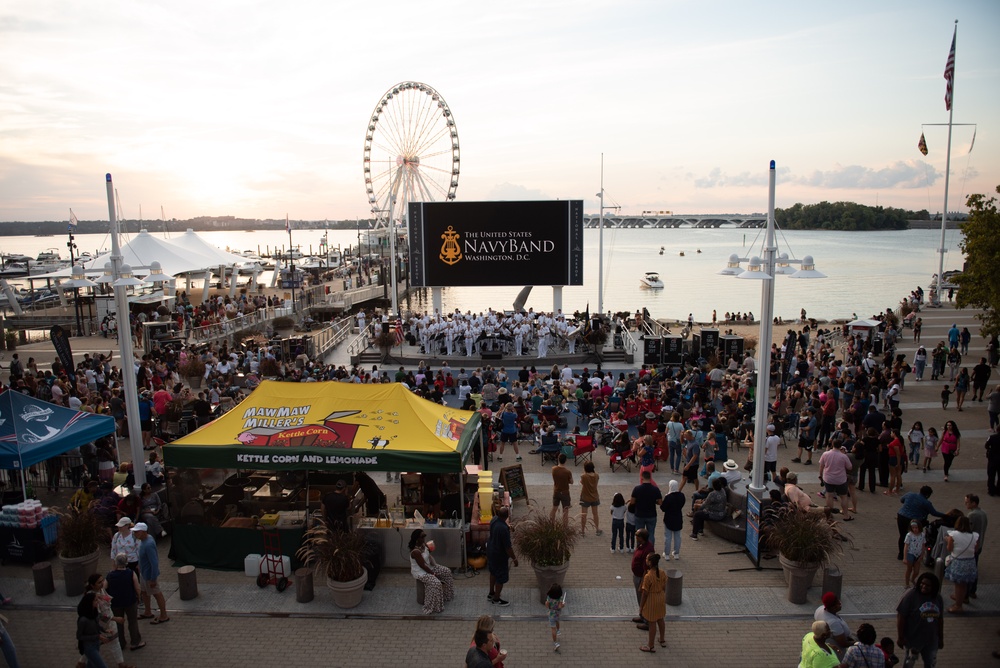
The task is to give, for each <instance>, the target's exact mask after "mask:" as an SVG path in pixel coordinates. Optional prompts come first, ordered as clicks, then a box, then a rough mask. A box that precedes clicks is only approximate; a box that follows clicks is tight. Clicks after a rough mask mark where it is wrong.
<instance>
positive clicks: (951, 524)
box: [924, 515, 958, 570]
mask: <svg viewBox="0 0 1000 668" xmlns="http://www.w3.org/2000/svg"><path fill="white" fill-rule="evenodd" d="M956 519H958V518H957V517H952V516H951V515H945V516H944V517H942V518H940V519H936V520H934V521H933V522H930V523H928V525H927V526H925V527H924V566H926V567H927V568H934V567H935V564H936V563H937V562H938V561H939V560H940V561H941V563H942V566H941V568H942V569H943V568H944V558H945V555H947V554H948V548H947V547H945V541H944V539H945V536H946V535H947V533H946V532H945V531H944V529H954V528H955V520H956ZM935 570H936V569H935Z"/></svg>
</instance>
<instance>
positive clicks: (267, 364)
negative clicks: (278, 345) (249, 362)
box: [260, 357, 281, 378]
mask: <svg viewBox="0 0 1000 668" xmlns="http://www.w3.org/2000/svg"><path fill="white" fill-rule="evenodd" d="M279 373H281V365H280V364H278V360H276V359H273V358H271V357H265V358H264V359H262V360H261V361H260V375H261V376H263V377H265V378H277V376H278V374H279Z"/></svg>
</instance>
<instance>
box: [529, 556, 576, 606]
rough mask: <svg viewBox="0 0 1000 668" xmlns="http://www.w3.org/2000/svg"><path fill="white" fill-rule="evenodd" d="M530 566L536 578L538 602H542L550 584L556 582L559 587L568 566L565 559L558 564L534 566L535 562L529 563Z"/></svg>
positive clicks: (564, 578) (564, 577)
mask: <svg viewBox="0 0 1000 668" xmlns="http://www.w3.org/2000/svg"><path fill="white" fill-rule="evenodd" d="M531 567H532V568H533V569H534V571H535V579H536V580H538V602H539V603H543V604H544V603H545V597H546V595H547V594H548V593H549V589H550V588H551V587H552V585H554V584H557V585H559V586H560V587H561V586H562V584H563V582H564V581H565V580H566V570H567V569H568V568H569V562H568V561H566V562H564V563H561V564H559V565H558V566H536V565H535V564H531Z"/></svg>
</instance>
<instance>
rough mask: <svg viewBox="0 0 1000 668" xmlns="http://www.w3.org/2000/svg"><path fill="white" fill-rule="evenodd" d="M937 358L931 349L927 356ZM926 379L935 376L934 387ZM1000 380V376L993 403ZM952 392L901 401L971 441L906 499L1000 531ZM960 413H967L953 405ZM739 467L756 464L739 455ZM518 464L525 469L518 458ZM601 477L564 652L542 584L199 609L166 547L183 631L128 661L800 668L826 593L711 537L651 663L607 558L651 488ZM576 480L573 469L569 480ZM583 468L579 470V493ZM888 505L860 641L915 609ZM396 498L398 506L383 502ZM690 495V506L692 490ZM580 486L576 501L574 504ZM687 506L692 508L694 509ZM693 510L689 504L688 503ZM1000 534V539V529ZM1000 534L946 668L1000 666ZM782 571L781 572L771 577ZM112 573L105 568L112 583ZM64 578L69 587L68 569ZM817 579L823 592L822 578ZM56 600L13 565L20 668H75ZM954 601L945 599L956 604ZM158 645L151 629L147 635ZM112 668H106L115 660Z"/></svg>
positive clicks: (913, 476) (67, 621)
mask: <svg viewBox="0 0 1000 668" xmlns="http://www.w3.org/2000/svg"><path fill="white" fill-rule="evenodd" d="M920 315H921V316H922V317H923V320H924V333H923V343H924V345H927V346H928V348H931V347H933V344H935V343H936V342H937V341H939V340H942V339H943V338H945V332H946V331H947V329H948V328H949V327H950V326H951V324H952V323H953V322H957V323H958V325H959V327H960V328H961V327H962V326H968V327H969V328H970V330H972V331H973V332H976V331H977V327H976V321H975V320H974V319H973V317H972V314H971V313H966V312H956V311H953V310H951V309H950V308H949V309H942V310H940V311H934V310H929V309H928V310H924V311H923V312H921V314H920ZM908 336H910V331H909V330H907V331H906V332H905V333H904V341H903V343H902V344H901V346H900V348H899V351H900V352H905V353H906V354H907V356H908V357H909V358H912V354H913V351H914V350H915V348H916V346H915V344H912V343H911V342H910V341H909V340H908V339H907V338H906V337H908ZM928 344H929V345H928ZM984 347H985V342H984V341H983V339H982V338H980V337H978V336H974V338H973V343H972V346H971V347H970V354H969V356H968V357H967V358H966V360H965V363H966V365H967V366H970V367H971V366H972V365H974V364H975V363H977V362H978V360H979V357H980V356H981V355H982V354H983V350H984ZM926 377H929V374H928V376H926ZM997 382H1000V378H998V377H996V375H995V376H994V378H993V379H992V382H991V387H992V386H994V385H995V384H996V383H997ZM941 385H942V383H940V382H929V381H924V382H922V383H916V382H913V378H912V377H910V378H908V379H907V383H906V388H905V391H904V392H903V395H902V402H901V407H902V409H903V412H904V414H903V420H904V430H907V429H909V426H910V425H911V424H912V423H913V421H915V420H918V419H919V420H921V421H922V422H923V424H924V426H925V427H927V426H935V427H937V428H938V429H939V430H940V427H941V426H942V425H943V423H944V421H945V420H946V419H953V420H956V422H957V423H958V425H959V427H960V429H961V431H962V452H961V456H960V457H958V458H957V459H956V462H955V465H954V468H953V470H952V475H951V481H950V482H948V483H945V482H943V480H942V476H941V471H940V463H938V465H937V466H938V467H937V470H934V471H931V472H930V473H927V474H924V473H921V472H920V471H919V470H915V469H914V468H912V467H911V469H910V472H909V473H908V474H906V475H904V479H903V483H904V487H905V489H906V491H914V490H916V489H917V488H918V487H919V486H920V485H921V484H925V483H926V484H930V485H931V486H932V487H933V488H934V496H933V498H932V499H931V500H932V502H933V503H934V504H935V506H936V507H937V508H938V509H939V510H942V511H946V510H948V509H951V508H963V509H964V506H963V503H962V501H963V497H964V495H965V494H966V493H968V492H975V493H977V494H979V496H980V498H981V501H982V503H981V506H982V508H983V509H984V510H985V511H986V513H987V514H988V515H989V516H990V517H991V518H992V519H993V520H994V522H995V523H1000V503H998V501H997V497H989V496H988V495H987V494H986V485H985V478H986V475H985V456H984V451H983V443H984V441H985V440H986V437H987V434H988V431H989V430H988V418H987V415H986V408H985V406H986V404H985V403H978V402H975V403H972V402H969V403H967V404H966V410H965V411H963V412H962V413H958V412H957V411H956V410H955V409H954V407H952V408H951V409H950V410H949V411H948V412H947V415H945V414H944V412H943V411H942V410H941V408H940V402H939V399H938V395H939V392H940V389H941ZM953 406H954V404H953ZM794 455H795V450H794V443H793V442H792V441H791V440H790V441H789V448H788V449H784V448H782V449H780V452H779V466H790V467H792V470H793V471H797V472H798V473H799V474H800V479H799V481H800V484H802V486H803V488H804V489H805V490H806V491H808V492H809V493H810V494H813V495H814V496H815V492H816V491H818V489H819V486H818V481H817V478H816V471H815V468H816V467H815V466H812V467H805V466H800V465H795V464H790V462H789V460H790V459H791V458H792V457H794ZM730 456H731V457H734V458H735V459H737V460H738V461H740V463H741V464H742V461H743V460H745V456H746V453H745V451H743V452H740V453H734V452H732V450H731V451H730ZM508 458H509V459H513V456H512V453H511V454H509V455H508V457H505V463H506V460H507V459H508ZM595 461H596V462H597V464H598V466H597V470H598V472H599V473H600V474H601V480H600V493H601V500H602V504H603V505H602V506H601V510H602V513H601V517H602V525H603V527H604V528H605V529H606V531H605V534H604V536H602V537H597V536H595V535H594V534H593V532H592V531H591V532H588V535H587V537H586V538H585V539H584V540H583V542H582V545H581V546H580V547H579V548H578V549H577V551H576V552H575V554H574V556H573V559H572V562H571V566H570V568H569V571H568V574H567V591H568V601H569V602H568V606H567V609H566V612H565V615H564V631H563V638H562V639H561V641H562V648H561V649H560V651H559V653H558V655H554V654H553V652H552V647H551V641H550V639H549V636H548V628H547V624H546V623H545V621H544V612H545V610H544V608H543V607H542V606H540V605H539V604H538V603H537V594H536V592H535V589H534V576H533V573H532V571H531V568H530V567H529V566H527V565H522V566H521V567H520V568H516V569H513V571H512V578H511V582H510V584H508V585H507V587H506V588H505V589H504V595H505V597H506V598H509V599H510V600H511V605H510V606H509V607H506V608H497V607H494V606H491V605H490V604H489V603H488V602H487V600H486V593H487V590H488V580H487V575H486V574H485V573H482V574H479V575H468V577H465V576H464V575H463V574H456V589H457V596H456V600H455V601H453V602H452V603H449V604H448V605H447V606H446V608H445V612H444V613H443V614H442V615H439V616H435V617H433V618H423V617H421V616H420V606H419V605H418V604H417V603H416V600H415V595H414V586H413V580H412V578H411V577H410V575H409V573H408V572H405V571H383V574H382V576H381V577H380V579H379V582H378V586H377V587H376V589H375V590H374V591H372V592H366V594H365V600H364V602H363V603H362V604H361V606H359V607H358V608H356V609H354V610H351V611H347V612H349V614H348V615H345V614H344V612H345V611H341V610H339V609H338V608H336V607H335V606H334V605H333V603H332V601H331V598H330V594H329V592H328V591H326V588H325V587H324V586H323V582H322V581H320V582H317V583H316V585H317V586H316V598H315V600H313V601H312V602H311V603H306V604H300V603H297V602H296V601H295V594H294V591H292V590H289V591H287V592H285V593H283V594H279V593H277V592H276V591H275V590H274V588H273V587H269V588H267V589H264V590H261V589H258V588H257V586H256V585H255V583H254V581H253V579H252V578H248V577H245V576H244V575H243V574H242V573H228V572H218V571H209V570H205V569H199V570H198V582H199V588H200V596H199V597H198V598H197V599H195V600H193V601H186V602H185V601H181V600H180V598H179V596H178V594H177V574H176V568H174V567H172V566H171V564H170V561H169V560H168V559H167V557H166V552H167V549H168V546H167V542H168V541H169V538H168V539H164V541H163V542H162V544H161V545H160V557H161V568H162V569H163V571H164V574H163V577H162V579H161V583H162V585H163V586H164V589H165V593H166V595H167V603H168V609H169V611H170V614H171V618H172V621H171V622H170V623H169V624H167V625H165V626H160V627H156V628H154V627H148V630H144V632H143V636H144V639H145V640H146V642H147V647H146V648H144V649H143V650H141V651H139V652H126V656H125V659H126V661H127V662H130V663H136V664H138V665H139V666H212V667H225V666H246V665H263V666H267V665H285V666H313V665H315V666H402V665H408V666H444V665H456V666H457V665H461V662H462V660H463V658H464V655H465V650H466V648H467V647H468V643H469V640H470V638H471V636H472V631H473V630H474V623H475V619H476V617H478V616H479V615H480V614H485V613H492V614H495V615H497V616H498V618H499V623H498V626H497V633H498V635H499V636H500V638H501V641H502V645H503V647H504V648H506V649H507V650H508V651H509V652H510V657H509V659H508V660H507V661H506V665H507V666H509V667H511V668H516V667H518V666H540V665H546V664H550V663H560V664H565V665H580V664H584V665H595V666H619V665H630V664H642V665H646V664H650V665H651V664H660V665H670V666H672V667H675V668H682V667H685V666H690V667H692V668H694V667H702V666H711V665H713V664H715V663H720V662H726V663H727V664H732V665H751V666H794V665H796V664H797V662H798V653H799V645H800V642H801V638H802V636H803V635H804V634H805V633H806V631H808V628H809V624H810V623H811V620H812V613H813V610H814V609H815V608H816V606H817V605H819V598H820V596H821V594H822V592H821V591H820V588H819V587H818V586H817V587H814V588H812V589H811V590H810V592H809V601H808V603H807V604H804V605H793V604H791V603H788V602H787V601H786V600H785V596H784V588H783V579H782V575H781V572H780V571H777V570H762V571H754V570H741V571H737V572H730V569H745V568H748V567H750V566H751V563H750V561H749V559H747V558H746V557H745V556H743V555H740V554H720V553H721V552H730V551H733V550H736V549H737V546H735V545H733V544H730V543H726V542H724V541H722V540H721V539H719V538H717V537H715V536H713V535H711V534H710V533H709V534H706V535H705V536H704V537H703V538H702V539H701V540H700V541H698V542H692V541H690V540H689V539H687V537H686V533H687V532H685V541H684V543H683V548H682V551H681V554H682V558H681V560H680V561H679V562H673V561H671V562H666V563H664V564H661V565H663V566H665V567H667V568H677V569H680V570H681V571H682V572H683V574H684V603H683V605H681V606H678V607H668V609H667V614H668V620H667V621H668V624H667V637H668V643H669V647H668V648H667V649H666V650H664V649H658V651H657V653H656V654H652V655H646V654H642V653H640V652H639V650H638V647H639V645H641V644H644V643H645V637H646V636H645V633H644V632H641V631H637V630H636V629H635V627H634V625H633V624H631V623H630V622H629V619H630V618H631V617H632V616H633V615H634V614H636V610H635V603H634V594H633V590H632V584H631V575H630V571H629V561H630V556H629V555H628V554H611V553H610V551H609V549H608V548H609V541H610V521H607V523H606V524H605V523H604V522H605V519H606V518H607V520H609V519H610V518H609V516H608V514H607V513H608V510H607V508H608V507H609V505H610V500H611V497H612V495H613V494H614V493H615V492H618V491H620V492H622V493H624V494H625V496H626V497H627V496H628V492H629V491H630V490H631V488H632V486H633V485H634V484H636V482H637V481H638V473H637V472H632V473H626V472H618V473H611V472H610V471H609V470H608V466H607V460H606V458H604V457H595ZM523 466H524V471H525V478H526V481H527V484H528V493H529V497H530V498H531V500H532V505H535V504H538V505H539V507H540V508H541V509H543V510H544V511H545V512H548V500H549V499H550V498H551V491H550V490H551V482H550V481H551V478H550V476H549V472H548V471H549V466H548V465H546V466H545V467H544V468H543V467H542V466H541V464H540V463H539V461H538V457H537V456H527V455H525V458H524V461H523ZM570 468H573V466H572V464H570ZM581 472H582V466H581V467H578V468H576V469H574V474H575V476H576V478H577V479H578V478H579V473H581ZM654 477H655V479H656V480H657V481H658V483H659V484H661V485H665V483H666V481H667V480H668V479H669V476H668V475H667V474H666V473H665V472H664V471H663V470H662V469H661V471H660V472H659V473H657V474H656V475H655V476H654ZM878 489H879V493H876V494H874V495H872V494H867V493H866V494H862V495H860V498H859V506H858V515H857V521H855V522H853V523H851V524H848V525H845V526H846V528H847V529H849V532H850V534H851V535H852V536H853V541H852V542H851V544H850V545H849V546H848V547H847V548H846V550H845V554H844V556H843V558H841V559H840V561H839V565H840V567H841V569H842V570H843V573H844V580H843V600H844V610H843V614H844V616H845V617H846V618H847V620H848V623H849V624H850V625H851V626H852V627H854V628H856V627H857V625H858V624H860V623H861V622H862V621H870V622H871V623H872V624H874V626H875V628H876V630H877V631H878V633H879V636H882V635H888V636H890V637H893V638H895V635H896V633H895V618H894V613H893V611H894V609H895V605H896V603H897V601H898V599H899V597H900V596H901V595H902V593H903V591H904V590H903V586H902V582H903V573H902V570H903V567H902V565H901V564H900V562H898V561H897V560H896V558H895V556H896V553H895V551H896V523H895V519H894V515H895V512H896V510H897V508H898V506H899V501H898V499H897V498H891V497H885V496H883V495H882V494H881V488H878ZM385 491H386V492H387V493H388V494H389V495H390V498H394V497H395V495H396V493H397V492H396V490H390V489H388V488H385ZM685 491H686V492H688V491H690V490H687V489H686V490H685ZM578 494H579V486H578V485H576V489H575V490H574V500H575V497H576V496H578ZM689 499H690V495H689ZM689 503H690V501H689ZM525 511H526V507H525V504H524V502H518V503H517V504H516V506H515V510H514V512H515V515H521V514H523V513H524V512H525ZM998 526H1000V524H998ZM658 529H659V531H658V533H657V539H656V540H657V545H656V547H657V549H658V550H659V551H662V541H661V538H662V525H661V526H660V527H658ZM996 531H997V530H994V531H992V532H990V534H989V535H988V537H987V543H986V549H985V552H984V554H983V556H982V559H981V560H980V591H979V598H978V599H977V600H974V601H973V602H972V605H969V606H966V609H967V612H966V614H965V615H962V616H956V615H951V614H948V615H947V616H946V619H945V649H944V650H943V651H942V652H941V653H940V654H939V661H938V665H939V666H942V667H944V668H948V667H950V666H970V667H975V666H989V665H994V664H995V665H998V666H1000V661H997V660H995V659H993V658H991V656H990V652H991V651H992V650H994V649H1000V637H997V635H996V633H997V631H998V629H1000V619H998V617H1000V559H998V558H997V556H996V555H997V549H996V545H997V542H996V538H995V536H994V534H995V533H996ZM763 565H764V566H765V567H771V566H772V565H773V566H774V567H777V563H776V560H771V561H765V562H763ZM109 567H110V561H109V559H108V558H107V556H105V555H103V554H102V562H101V569H107V568H109ZM55 568H56V578H57V580H59V579H60V578H61V573H60V572H59V570H58V564H55ZM818 579H819V578H818ZM56 587H57V591H56V593H55V594H52V595H49V596H47V597H43V598H39V597H36V596H35V595H34V589H33V586H32V582H31V572H30V568H29V567H27V566H22V565H14V564H8V565H6V566H4V567H3V568H2V569H0V588H2V589H0V590H2V591H3V593H4V595H6V596H11V597H13V598H14V600H15V603H14V605H13V606H11V607H9V608H7V609H6V610H4V613H5V614H6V616H7V617H8V618H9V619H10V624H9V631H10V634H11V636H12V637H13V639H14V643H15V645H16V646H17V649H18V654H19V657H20V659H21V664H22V665H23V666H39V667H46V668H47V667H49V666H71V665H73V663H74V662H75V660H76V649H75V647H76V640H75V625H76V615H75V613H74V612H73V611H72V610H73V608H74V607H75V604H76V599H70V598H68V597H66V596H65V595H64V593H63V589H62V582H61V581H57V583H56ZM952 588H953V586H952V585H951V584H950V583H946V584H945V585H944V589H943V595H944V596H945V598H946V600H947V596H948V595H949V594H950V593H951V591H952ZM143 628H144V629H146V628H147V627H145V626H144V627H143ZM105 657H106V658H107V654H105Z"/></svg>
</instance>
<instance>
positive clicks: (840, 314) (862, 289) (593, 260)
mask: <svg viewBox="0 0 1000 668" xmlns="http://www.w3.org/2000/svg"><path fill="white" fill-rule="evenodd" d="M182 231H183V230H178V231H177V232H176V233H175V234H174V235H173V236H178V235H179V233H180V232H182ZM327 232H328V242H329V244H330V246H331V247H338V246H340V247H343V248H346V247H348V246H355V245H357V243H358V234H357V232H355V231H353V230H328V231H327ZM758 233H759V234H760V237H759V238H758ZM201 235H202V236H203V237H204V238H205V239H206V240H208V241H210V242H211V243H214V244H216V245H218V246H219V247H220V248H229V249H230V250H233V251H237V252H239V251H243V250H253V251H258V250H260V251H262V252H263V251H266V250H268V248H270V249H272V250H273V249H275V248H279V247H287V245H288V235H287V234H285V233H284V232H283V231H279V230H266V231H253V232H232V231H227V232H203V233H201ZM292 235H293V241H294V243H295V244H296V245H297V246H299V247H300V248H301V249H302V251H303V253H307V254H308V253H309V252H310V247H312V249H314V250H316V251H318V249H319V243H320V238H321V237H322V235H323V230H293V232H292ZM762 237H763V232H762V231H758V230H744V229H736V228H721V229H693V228H680V229H666V230H651V229H640V230H635V229H629V230H605V232H604V254H605V261H604V307H605V310H614V311H635V310H637V309H641V308H643V307H645V308H648V309H649V311H650V313H651V314H652V315H653V316H654V317H657V318H667V317H669V318H682V319H683V318H686V317H687V314H688V313H693V314H694V317H695V319H696V320H698V321H706V320H711V316H712V309H716V310H717V312H718V316H719V318H720V319H721V318H722V316H723V314H724V313H725V312H726V311H739V312H745V311H750V312H752V313H754V314H759V312H760V292H761V287H760V282H759V281H748V280H740V279H737V278H733V277H728V276H719V275H717V274H716V272H717V271H719V270H720V269H722V268H724V267H725V266H726V260H727V258H728V257H729V256H730V255H731V254H733V253H737V254H739V255H740V256H744V257H746V256H751V255H755V254H760V253H761V251H760V246H761V238H762ZM960 240H961V233H960V232H959V231H957V230H949V231H948V233H947V237H946V247H947V248H948V253H947V254H946V256H945V270H946V271H947V270H949V269H960V268H961V261H962V255H961V252H960V251H959V249H958V243H959V241H960ZM76 241H77V246H78V248H79V249H80V250H81V251H89V252H91V253H95V254H96V251H98V250H100V249H107V248H108V247H110V241H109V239H108V237H107V235H99V234H84V235H77V237H76ZM939 243H940V231H939V230H904V231H893V232H831V231H790V232H783V233H782V236H781V237H779V243H778V246H779V253H780V252H787V253H789V255H791V256H793V257H799V258H801V257H802V256H804V255H812V256H813V257H814V258H815V260H816V268H817V269H819V270H820V271H822V272H824V273H825V274H827V276H828V278H826V279H821V280H793V279H789V278H788V277H781V278H779V279H778V282H777V284H776V285H775V309H774V312H775V314H776V315H779V316H781V317H783V318H785V319H790V318H797V317H798V315H799V309H801V308H805V309H806V311H807V312H808V315H809V316H810V317H815V318H821V319H833V318H846V317H850V316H851V314H852V313H857V314H858V315H859V316H862V317H865V316H868V315H871V314H873V313H876V312H879V311H882V310H884V309H885V308H886V307H895V306H896V305H897V304H898V303H899V300H900V299H901V298H903V297H904V296H905V295H907V294H909V292H910V291H911V290H913V289H915V288H916V287H917V286H918V285H920V286H923V288H924V290H928V289H929V286H930V280H931V275H932V274H934V273H936V272H937V265H938V253H937V248H938V245H939ZM598 245H599V232H598V230H595V229H588V230H586V233H585V244H584V246H585V247H584V253H585V255H584V275H585V277H586V279H585V284H584V285H582V286H569V287H566V288H564V289H563V310H564V311H567V312H572V311H574V310H581V311H582V310H583V309H584V308H586V307H587V306H588V304H589V306H590V309H591V311H596V310H597V303H598V262H597V260H598ZM661 246H662V247H663V249H664V251H663V254H662V255H661V254H660V247H661ZM47 248H58V249H59V251H60V253H61V255H62V256H63V257H67V252H66V237H58V236H56V237H0V249H2V250H3V252H4V253H5V254H6V253H13V252H17V253H23V254H25V255H30V256H32V257H35V256H37V255H38V253H39V252H41V251H43V250H46V249H47ZM376 250H377V249H376ZM699 250H700V251H701V252H700V253H699V252H698V251H699ZM682 252H683V253H684V256H683V257H682V256H681V255H680V253H682ZM647 271H656V272H659V274H660V277H661V278H662V279H663V282H664V284H665V286H666V287H665V288H664V289H662V290H650V289H648V288H645V287H640V283H639V278H640V277H641V276H642V275H643V274H644V273H645V272H647ZM507 278H508V279H509V282H510V283H512V284H513V285H511V286H510V287H479V288H469V287H463V288H445V289H444V290H443V295H442V297H443V305H444V308H445V310H446V311H451V310H454V309H456V308H458V309H461V310H462V311H466V310H470V309H471V310H474V311H480V310H485V309H486V308H487V307H492V308H494V309H509V308H510V307H511V304H512V303H513V301H514V299H515V298H516V296H517V293H518V292H519V291H520V289H521V287H522V286H523V285H525V284H527V283H530V282H531V277H530V275H524V276H511V277H507ZM429 304H430V291H429V290H419V291H415V294H413V296H412V297H411V298H410V300H409V302H408V304H407V303H406V302H404V303H403V305H402V306H403V308H407V306H408V305H409V307H411V308H415V309H418V310H423V309H428V308H429ZM526 306H528V307H534V309H535V310H536V311H537V310H543V311H548V310H551V309H552V290H551V289H550V288H548V287H536V288H534V290H533V291H532V293H531V296H530V298H529V300H528V302H527V305H526Z"/></svg>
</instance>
